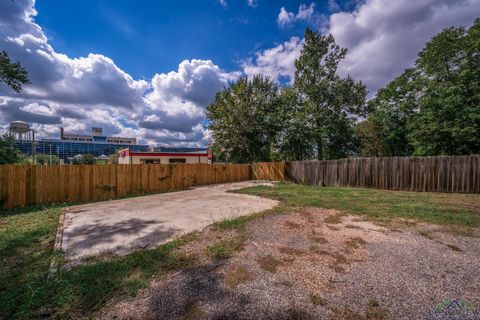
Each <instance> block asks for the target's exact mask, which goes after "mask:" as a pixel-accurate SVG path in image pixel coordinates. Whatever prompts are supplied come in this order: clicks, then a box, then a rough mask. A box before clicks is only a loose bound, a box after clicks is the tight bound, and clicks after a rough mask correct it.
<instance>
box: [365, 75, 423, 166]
mask: <svg viewBox="0 0 480 320" xmlns="http://www.w3.org/2000/svg"><path fill="white" fill-rule="evenodd" d="M415 79H416V77H415V70H414V69H407V70H405V72H404V73H403V74H402V75H401V76H400V77H398V78H395V79H394V80H393V81H392V82H390V83H389V84H388V85H387V86H386V87H385V88H382V89H380V90H379V91H378V92H377V94H376V97H375V98H374V99H372V100H370V101H369V103H368V109H369V110H370V115H369V117H368V119H367V120H366V121H364V122H362V123H361V124H359V125H358V127H357V134H358V136H359V138H360V140H361V145H362V154H363V155H364V156H381V157H388V156H407V155H410V154H411V153H412V151H413V146H412V145H411V143H410V142H409V140H408V137H407V135H408V130H409V126H410V125H411V121H412V118H413V117H414V115H415V114H416V112H417V110H418V107H417V104H418V101H417V100H418V99H417V88H418V87H420V84H419V83H418V81H416V80H415Z"/></svg>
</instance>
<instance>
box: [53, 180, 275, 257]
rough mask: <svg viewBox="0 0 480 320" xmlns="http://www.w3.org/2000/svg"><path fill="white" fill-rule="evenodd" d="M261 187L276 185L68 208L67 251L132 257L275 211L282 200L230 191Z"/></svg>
mask: <svg viewBox="0 0 480 320" xmlns="http://www.w3.org/2000/svg"><path fill="white" fill-rule="evenodd" d="M260 184H263V185H265V184H267V185H271V183H268V182H262V181H247V182H236V183H227V184H220V185H213V186H205V187H197V188H192V189H190V190H186V191H179V192H170V193H163V194H156V195H150V196H144V197H134V198H128V199H121V200H111V201H105V202H97V203H91V204H85V205H78V206H72V207H68V208H67V209H66V212H65V219H64V224H63V233H62V236H61V248H62V250H63V251H65V252H66V254H67V259H68V260H70V261H73V260H78V259H80V258H84V257H88V256H93V255H98V254H101V253H106V252H114V253H117V254H126V253H129V252H132V251H134V250H138V249H145V248H147V247H153V246H156V245H159V244H161V243H164V242H166V241H168V240H171V239H172V238H174V237H176V236H178V235H181V234H184V233H188V232H192V231H194V230H201V229H202V228H204V227H206V226H207V225H210V224H212V223H214V222H215V221H220V220H223V219H226V218H233V217H238V216H242V215H248V214H252V213H254V212H260V211H264V210H267V209H271V208H272V207H274V206H276V205H277V204H278V201H275V200H269V199H264V198H260V197H256V196H249V195H243V194H236V193H230V192H227V191H229V190H235V189H241V188H246V187H251V186H255V185H260Z"/></svg>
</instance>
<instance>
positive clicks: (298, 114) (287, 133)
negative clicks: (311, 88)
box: [275, 86, 315, 160]
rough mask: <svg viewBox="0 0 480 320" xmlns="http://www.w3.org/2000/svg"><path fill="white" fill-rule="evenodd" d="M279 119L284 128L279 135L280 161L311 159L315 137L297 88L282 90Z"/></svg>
mask: <svg viewBox="0 0 480 320" xmlns="http://www.w3.org/2000/svg"><path fill="white" fill-rule="evenodd" d="M277 110H278V112H280V116H279V117H278V118H279V119H280V120H281V121H282V126H281V128H280V130H279V132H278V135H277V142H276V149H275V150H276V152H277V159H278V160H305V159H311V158H312V156H313V153H314V148H313V147H314V144H315V140H314V138H315V137H314V135H313V134H312V132H313V131H312V130H311V128H309V125H310V124H309V116H308V114H307V113H305V112H302V106H301V103H300V99H299V96H298V93H297V91H296V90H295V88H293V87H291V86H287V87H285V88H282V90H281V93H280V95H279V99H278V108H277Z"/></svg>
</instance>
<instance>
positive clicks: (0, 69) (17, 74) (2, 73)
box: [0, 51, 30, 92]
mask: <svg viewBox="0 0 480 320" xmlns="http://www.w3.org/2000/svg"><path fill="white" fill-rule="evenodd" d="M0 81H1V82H5V83H6V84H7V85H8V86H10V87H11V88H12V89H13V90H15V91H16V92H20V91H21V90H22V86H23V85H26V84H29V83H30V80H29V79H28V73H27V71H26V70H25V69H24V68H23V67H22V66H21V65H20V62H12V61H11V60H10V58H9V57H8V54H7V52H6V51H1V52H0Z"/></svg>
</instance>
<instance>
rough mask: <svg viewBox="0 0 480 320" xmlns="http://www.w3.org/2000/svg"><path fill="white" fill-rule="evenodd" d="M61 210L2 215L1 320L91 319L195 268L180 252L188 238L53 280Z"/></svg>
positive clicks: (91, 264) (71, 271)
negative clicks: (169, 275) (159, 279)
mask: <svg viewBox="0 0 480 320" xmlns="http://www.w3.org/2000/svg"><path fill="white" fill-rule="evenodd" d="M60 209H61V208H59V207H50V208H46V209H38V208H36V209H35V208H34V209H31V210H30V211H29V210H28V209H23V210H14V211H8V212H2V213H1V214H0V319H35V318H41V317H51V318H57V319H59V318H61V319H68V318H80V317H86V318H89V317H91V315H92V313H93V312H94V311H96V310H98V309H99V308H100V307H101V306H103V305H104V304H105V302H107V301H108V300H109V299H111V298H112V297H114V296H119V295H134V294H135V293H136V292H137V290H138V289H139V288H142V287H145V286H146V285H148V283H149V281H150V280H151V278H152V277H153V276H155V275H161V274H163V273H165V272H167V271H170V270H175V269H180V268H185V267H187V266H190V265H192V264H193V263H194V260H193V259H192V258H190V257H186V256H184V255H181V254H180V253H179V250H177V249H178V248H179V247H180V246H181V245H182V244H184V243H185V242H187V241H189V239H188V237H186V238H182V239H179V240H175V241H172V242H170V243H167V244H165V245H163V246H161V247H159V248H157V249H154V250H145V251H141V252H136V253H132V254H130V255H127V256H124V257H104V258H102V259H91V260H90V261H89V262H88V263H86V264H83V265H80V266H76V267H73V268H62V267H60V268H59V270H58V271H57V272H56V273H55V274H53V275H52V276H50V277H49V266H50V262H51V260H52V258H53V257H54V256H55V255H58V258H59V261H61V257H60V255H59V254H58V253H55V252H54V251H53V243H54V239H55V233H56V227H57V223H58V218H59V216H60Z"/></svg>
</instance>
